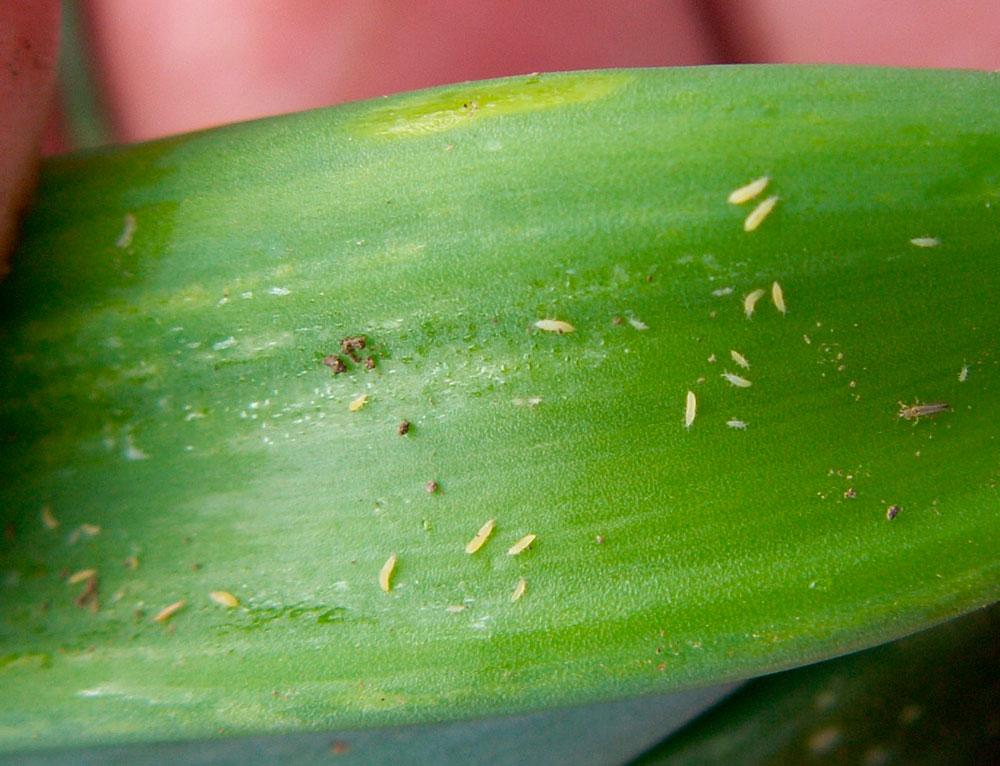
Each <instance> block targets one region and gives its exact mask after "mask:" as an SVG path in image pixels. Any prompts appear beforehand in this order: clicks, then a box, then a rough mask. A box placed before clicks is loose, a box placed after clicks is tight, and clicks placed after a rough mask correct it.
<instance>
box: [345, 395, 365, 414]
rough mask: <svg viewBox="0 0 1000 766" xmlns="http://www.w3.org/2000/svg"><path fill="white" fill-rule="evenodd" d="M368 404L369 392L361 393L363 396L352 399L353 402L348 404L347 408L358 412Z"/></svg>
mask: <svg viewBox="0 0 1000 766" xmlns="http://www.w3.org/2000/svg"><path fill="white" fill-rule="evenodd" d="M366 404H368V394H361V396H359V397H357V398H355V399H353V400H351V403H350V404H349V405H347V409H349V410H350V411H351V412H357V411H358V410H360V409H361V408H362V407H364V406H365V405H366Z"/></svg>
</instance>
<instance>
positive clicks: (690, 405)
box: [684, 391, 698, 428]
mask: <svg viewBox="0 0 1000 766" xmlns="http://www.w3.org/2000/svg"><path fill="white" fill-rule="evenodd" d="M697 414H698V399H697V397H695V395H694V391H688V392H687V398H686V400H685V403H684V427H685V428H690V427H691V425H692V424H693V423H694V418H695V415H697Z"/></svg>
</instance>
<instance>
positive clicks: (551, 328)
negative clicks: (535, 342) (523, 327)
mask: <svg viewBox="0 0 1000 766" xmlns="http://www.w3.org/2000/svg"><path fill="white" fill-rule="evenodd" d="M535 327H537V328H538V329H539V330H544V331H545V332H554V333H557V334H559V335H562V334H563V333H567V332H574V331H575V330H576V328H575V327H574V326H573V325H571V324H570V323H569V322H562V321H560V320H558V319H539V320H538V321H537V322H535Z"/></svg>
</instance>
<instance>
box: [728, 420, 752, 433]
mask: <svg viewBox="0 0 1000 766" xmlns="http://www.w3.org/2000/svg"><path fill="white" fill-rule="evenodd" d="M726 425H727V426H729V427H730V428H735V429H736V430H738V431H744V430H746V427H747V424H746V422H744V421H742V420H736V419H735V418H733V419H732V420H727V421H726Z"/></svg>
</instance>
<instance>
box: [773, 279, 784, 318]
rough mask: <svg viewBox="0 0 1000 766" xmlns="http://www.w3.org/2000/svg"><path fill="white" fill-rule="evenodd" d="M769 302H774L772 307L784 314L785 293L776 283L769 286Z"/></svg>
mask: <svg viewBox="0 0 1000 766" xmlns="http://www.w3.org/2000/svg"><path fill="white" fill-rule="evenodd" d="M771 300H772V301H773V302H774V307H775V308H776V309H778V311H780V312H781V313H782V314H784V313H785V310H786V309H785V293H784V291H783V290H782V289H781V285H779V284H778V283H777V282H775V283H774V284H772V285H771Z"/></svg>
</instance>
